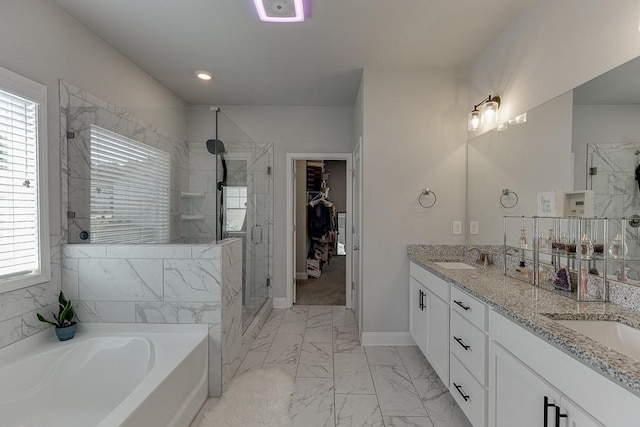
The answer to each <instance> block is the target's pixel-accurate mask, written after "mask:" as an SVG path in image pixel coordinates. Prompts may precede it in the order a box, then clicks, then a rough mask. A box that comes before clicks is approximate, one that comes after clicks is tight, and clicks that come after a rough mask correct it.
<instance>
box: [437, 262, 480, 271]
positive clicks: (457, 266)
mask: <svg viewBox="0 0 640 427" xmlns="http://www.w3.org/2000/svg"><path fill="white" fill-rule="evenodd" d="M434 264H435V265H437V266H438V267H442V268H446V269H447V270H475V269H476V268H475V267H474V266H472V265H469V264H467V263H464V262H454V261H446V262H435V263H434Z"/></svg>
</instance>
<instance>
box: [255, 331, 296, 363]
mask: <svg viewBox="0 0 640 427" xmlns="http://www.w3.org/2000/svg"><path fill="white" fill-rule="evenodd" d="M301 349H302V335H301V334H278V335H276V337H275V338H274V340H273V343H272V344H271V348H270V349H269V353H268V354H267V358H266V359H265V361H264V363H277V364H287V363H298V360H299V359H300V351H301Z"/></svg>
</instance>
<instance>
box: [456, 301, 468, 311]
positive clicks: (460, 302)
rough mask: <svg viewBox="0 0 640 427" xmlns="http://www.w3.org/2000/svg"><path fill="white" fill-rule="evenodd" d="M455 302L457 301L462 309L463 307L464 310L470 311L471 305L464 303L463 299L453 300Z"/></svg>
mask: <svg viewBox="0 0 640 427" xmlns="http://www.w3.org/2000/svg"><path fill="white" fill-rule="evenodd" d="M453 302H455V303H456V304H458V305H459V306H460V307H462V309H463V310H464V311H469V310H471V307H469V306H467V305H464V304H463V303H462V301H456V300H453Z"/></svg>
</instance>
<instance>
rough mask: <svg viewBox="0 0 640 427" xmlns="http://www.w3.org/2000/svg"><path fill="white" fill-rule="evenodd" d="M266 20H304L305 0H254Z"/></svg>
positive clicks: (262, 18) (259, 14)
mask: <svg viewBox="0 0 640 427" xmlns="http://www.w3.org/2000/svg"><path fill="white" fill-rule="evenodd" d="M253 1H254V2H255V4H256V9H257V10H258V16H259V17H260V20H261V21H264V22H301V21H304V5H303V0H253Z"/></svg>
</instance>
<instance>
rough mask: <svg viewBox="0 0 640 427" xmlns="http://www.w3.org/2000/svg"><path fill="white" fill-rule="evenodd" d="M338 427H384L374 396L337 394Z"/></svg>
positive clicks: (376, 399)
mask: <svg viewBox="0 0 640 427" xmlns="http://www.w3.org/2000/svg"><path fill="white" fill-rule="evenodd" d="M335 404H336V427H354V426H362V427H383V426H384V424H383V423H382V415H380V408H379V407H378V398H377V397H376V396H375V395H374V394H370V395H364V394H336V397H335Z"/></svg>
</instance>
